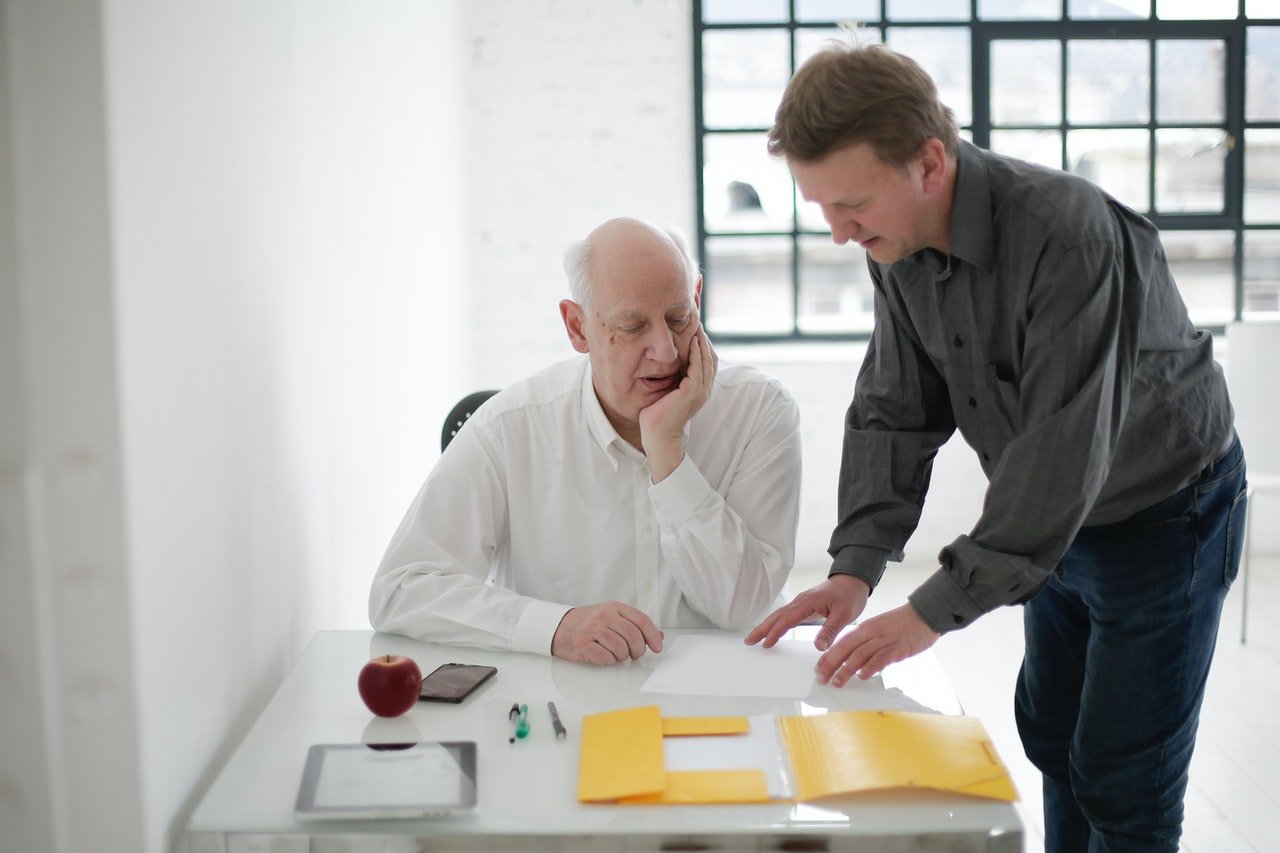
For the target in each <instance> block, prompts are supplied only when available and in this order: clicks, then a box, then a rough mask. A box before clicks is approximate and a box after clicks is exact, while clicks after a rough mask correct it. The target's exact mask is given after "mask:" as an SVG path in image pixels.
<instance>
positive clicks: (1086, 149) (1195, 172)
mask: <svg viewBox="0 0 1280 853" xmlns="http://www.w3.org/2000/svg"><path fill="white" fill-rule="evenodd" d="M693 5H694V9H693V15H694V75H695V86H694V92H695V95H694V111H695V127H696V133H697V142H696V144H697V150H696V162H697V166H698V181H697V194H698V197H697V203H698V210H699V221H698V235H697V238H698V253H699V257H701V258H702V259H703V266H704V268H705V282H704V285H703V320H704V323H705V324H706V327H707V330H708V331H709V332H710V333H711V335H712V336H713V337H714V338H715V339H716V340H717V341H772V340H797V339H849V338H860V337H865V336H866V335H867V334H868V333H869V332H870V330H871V327H872V298H871V281H870V276H869V274H868V273H867V269H866V258H865V256H864V255H863V253H862V252H861V251H860V250H859V249H858V248H857V247H856V246H836V245H835V244H833V243H832V242H831V236H830V230H829V229H828V228H827V225H826V223H825V222H824V221H823V219H822V216H821V213H820V212H819V211H818V210H817V208H816V207H813V206H812V205H809V204H807V203H805V202H804V201H803V200H802V199H800V198H799V196H798V195H797V194H796V191H795V188H794V186H793V184H792V182H791V178H790V175H789V174H788V173H787V170H786V167H785V165H784V164H783V163H781V162H778V161H775V160H772V159H771V158H770V157H769V155H768V153H767V152H766V150H765V138H766V135H767V133H768V129H769V127H770V125H771V124H772V121H773V112H774V110H775V109H776V108H777V105H778V101H779V100H780V99H781V97H782V91H783V89H784V88H785V86H786V83H787V81H788V80H789V79H790V77H791V74H792V73H793V72H794V70H795V68H797V67H798V66H799V65H800V64H801V63H803V62H804V60H805V59H806V58H808V57H809V56H811V55H812V54H813V53H814V52H815V51H816V50H818V49H819V48H820V47H821V46H822V44H823V43H824V42H825V41H827V40H829V39H832V38H836V39H848V38H850V36H849V35H848V34H846V33H844V32H842V31H841V30H840V28H839V23H840V22H846V21H849V22H856V23H858V24H859V25H860V26H861V27H862V32H861V33H860V38H862V39H863V40H878V41H883V42H885V43H887V44H888V45H889V46H890V47H892V48H894V49H895V50H898V51H901V52H902V53H905V54H907V55H909V56H911V57H912V58H914V59H915V60H916V61H917V62H919V63H920V64H921V65H922V66H924V68H925V70H927V71H928V72H929V73H930V75H932V76H933V78H934V81H935V82H936V83H937V85H938V90H939V92H940V94H941V97H942V100H943V101H944V102H945V103H946V104H947V105H948V106H949V107H951V108H952V109H953V110H954V111H955V113H956V118H957V120H958V122H959V123H960V125H961V136H962V137H964V138H966V139H969V140H970V141H972V142H974V143H976V144H977V145H979V146H982V147H985V148H990V149H991V150H993V151H997V152H1000V153H1004V154H1009V155H1012V156H1015V157H1020V158H1022V159H1025V160H1031V161H1035V162H1039V163H1044V164H1046V165H1049V166H1052V167H1054V168H1060V169H1065V170H1067V171H1070V172H1074V173H1075V174H1078V175H1082V176H1084V177H1086V178H1088V179H1090V180H1092V181H1094V182H1095V183H1097V184H1098V185H1100V186H1101V187H1102V188H1103V189H1105V190H1107V191H1108V192H1109V193H1111V194H1112V195H1113V196H1115V197H1116V198H1118V199H1120V200H1121V201H1123V202H1124V203H1125V204H1127V205H1129V206H1130V207H1132V208H1134V209H1135V210H1137V211H1138V212H1140V213H1142V214H1143V215H1145V216H1146V217H1147V218H1148V219H1150V220H1151V221H1152V222H1154V223H1155V224H1156V225H1157V226H1158V227H1159V228H1160V229H1161V231H1162V233H1163V237H1164V244H1165V249H1166V251H1167V253H1168V256H1169V261H1170V266H1171V267H1172V269H1173V272H1174V276H1175V277H1176V279H1177V281H1178V286H1179V288H1180V289H1181V291H1182V296H1183V299H1184V300H1185V301H1186V303H1187V306H1188V309H1189V310H1190V312H1191V318H1192V320H1193V321H1194V322H1195V323H1196V324H1197V325H1199V326H1203V327H1208V328H1221V327H1222V326H1224V325H1225V324H1226V323H1228V322H1230V321H1232V320H1235V319H1240V318H1245V319H1255V318H1262V317H1280V0H701V2H699V0H694V4H693Z"/></svg>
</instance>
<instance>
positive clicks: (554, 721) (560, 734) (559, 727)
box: [547, 702, 568, 738]
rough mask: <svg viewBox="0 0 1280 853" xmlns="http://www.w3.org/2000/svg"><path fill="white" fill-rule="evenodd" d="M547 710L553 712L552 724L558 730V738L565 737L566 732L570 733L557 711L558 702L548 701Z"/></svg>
mask: <svg viewBox="0 0 1280 853" xmlns="http://www.w3.org/2000/svg"><path fill="white" fill-rule="evenodd" d="M547 710H548V711H550V712H551V725H552V726H553V727H554V728H555V730H556V737H557V738H562V737H564V736H565V735H566V734H568V732H566V731H565V730H564V723H562V722H560V715H559V714H557V713H556V703H555V702H548V703H547Z"/></svg>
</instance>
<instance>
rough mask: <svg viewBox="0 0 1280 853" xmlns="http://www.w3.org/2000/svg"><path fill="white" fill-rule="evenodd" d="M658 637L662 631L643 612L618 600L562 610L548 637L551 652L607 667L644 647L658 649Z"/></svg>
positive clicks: (636, 655) (638, 654)
mask: <svg viewBox="0 0 1280 853" xmlns="http://www.w3.org/2000/svg"><path fill="white" fill-rule="evenodd" d="M662 638H663V634H662V631H660V630H658V626H657V625H655V624H653V620H652V619H650V618H649V617H648V616H646V615H645V614H644V612H643V611H640V610H637V609H636V608H634V607H632V606H631V605H629V604H623V603H622V602H620V601H606V602H604V603H603V604H591V605H587V606H584V607H575V608H573V609H572V610H570V611H569V612H568V613H566V614H565V615H564V618H563V619H561V620H560V625H559V627H557V628H556V633H555V636H554V637H552V638H551V654H552V655H553V656H554V657H558V658H564V659H565V660H573V661H579V662H582V663H594V664H597V665H599V666H610V665H612V664H615V663H617V662H618V661H624V660H628V659H630V660H637V659H639V658H640V657H641V656H642V655H643V654H644V653H645V651H646V649H652V650H653V651H655V652H660V651H662Z"/></svg>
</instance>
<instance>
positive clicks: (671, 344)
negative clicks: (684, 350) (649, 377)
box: [647, 324, 680, 363]
mask: <svg viewBox="0 0 1280 853" xmlns="http://www.w3.org/2000/svg"><path fill="white" fill-rule="evenodd" d="M647 345H648V347H647V348H648V350H649V358H651V359H652V360H654V361H659V362H663V363H670V362H672V361H675V359H676V357H677V356H678V355H679V354H680V350H679V347H677V346H676V333H675V332H673V331H671V329H670V328H668V327H667V326H666V324H662V325H655V326H654V331H653V332H651V333H650V335H649V340H648V341H647Z"/></svg>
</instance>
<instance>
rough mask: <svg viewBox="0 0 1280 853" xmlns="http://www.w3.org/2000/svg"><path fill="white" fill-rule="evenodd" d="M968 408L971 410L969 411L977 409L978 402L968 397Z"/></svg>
mask: <svg viewBox="0 0 1280 853" xmlns="http://www.w3.org/2000/svg"><path fill="white" fill-rule="evenodd" d="M969 408H971V409H976V408H978V401H977V400H975V399H973V398H972V397H970V398H969Z"/></svg>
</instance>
